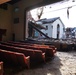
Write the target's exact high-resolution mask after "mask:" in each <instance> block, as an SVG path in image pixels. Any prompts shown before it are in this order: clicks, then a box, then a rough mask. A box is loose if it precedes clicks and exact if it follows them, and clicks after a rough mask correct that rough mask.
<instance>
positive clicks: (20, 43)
mask: <svg viewBox="0 0 76 75" xmlns="http://www.w3.org/2000/svg"><path fill="white" fill-rule="evenodd" d="M7 43H10V44H19V45H29V46H36V47H43V48H45V47H46V48H53V49H55V50H57V48H56V47H55V46H53V45H39V44H32V43H23V42H13V41H9V42H7Z"/></svg>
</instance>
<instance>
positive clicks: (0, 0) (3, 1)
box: [0, 0, 11, 4]
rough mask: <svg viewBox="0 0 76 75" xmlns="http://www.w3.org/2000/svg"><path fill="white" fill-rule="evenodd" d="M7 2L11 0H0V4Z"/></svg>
mask: <svg viewBox="0 0 76 75" xmlns="http://www.w3.org/2000/svg"><path fill="white" fill-rule="evenodd" d="M8 1H11V0H0V4H3V3H6V2H8Z"/></svg>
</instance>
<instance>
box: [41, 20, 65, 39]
mask: <svg viewBox="0 0 76 75" xmlns="http://www.w3.org/2000/svg"><path fill="white" fill-rule="evenodd" d="M57 25H59V27H60V28H59V39H60V38H62V37H63V34H64V25H63V24H62V22H61V21H60V19H57V20H56V21H54V22H53V23H48V24H43V26H44V27H46V26H48V29H46V30H41V31H42V32H44V33H45V34H47V35H48V36H49V37H52V38H55V39H56V38H57Z"/></svg>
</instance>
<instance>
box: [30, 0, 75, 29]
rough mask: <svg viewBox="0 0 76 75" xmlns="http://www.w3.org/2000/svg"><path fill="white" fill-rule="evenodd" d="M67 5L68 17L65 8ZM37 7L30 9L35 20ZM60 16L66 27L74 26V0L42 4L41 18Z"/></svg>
mask: <svg viewBox="0 0 76 75" xmlns="http://www.w3.org/2000/svg"><path fill="white" fill-rule="evenodd" d="M68 7H69V18H68V15H67V9H68ZM36 12H37V9H33V10H31V14H32V17H33V18H34V19H35V20H38V19H37V13H36ZM54 17H60V18H61V20H62V22H63V23H64V25H65V28H67V27H76V1H75V2H72V1H65V2H58V3H54V4H50V5H47V6H44V10H43V14H42V16H41V19H43V18H47V19H48V18H54Z"/></svg>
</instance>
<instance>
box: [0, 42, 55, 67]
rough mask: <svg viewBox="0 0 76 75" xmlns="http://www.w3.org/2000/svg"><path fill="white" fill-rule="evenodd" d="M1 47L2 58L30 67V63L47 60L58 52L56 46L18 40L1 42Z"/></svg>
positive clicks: (0, 54)
mask: <svg viewBox="0 0 76 75" xmlns="http://www.w3.org/2000/svg"><path fill="white" fill-rule="evenodd" d="M0 49H1V50H0V57H2V58H1V59H0V60H3V61H7V63H11V61H12V62H13V63H14V64H16V65H22V66H24V65H26V66H27V67H28V68H30V63H39V62H45V60H46V59H47V58H49V57H50V58H51V57H53V56H54V54H55V53H56V48H55V47H54V46H46V45H45V46H40V45H37V44H34V45H33V44H32V45H28V44H22V43H18V42H15V43H14V42H1V44H0ZM13 63H12V64H13Z"/></svg>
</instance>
